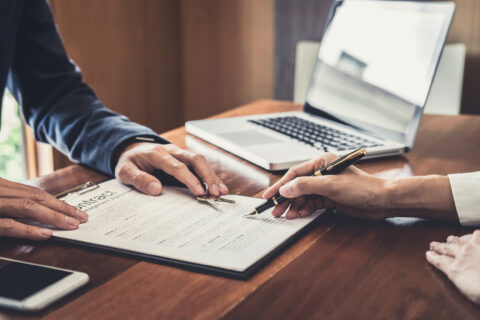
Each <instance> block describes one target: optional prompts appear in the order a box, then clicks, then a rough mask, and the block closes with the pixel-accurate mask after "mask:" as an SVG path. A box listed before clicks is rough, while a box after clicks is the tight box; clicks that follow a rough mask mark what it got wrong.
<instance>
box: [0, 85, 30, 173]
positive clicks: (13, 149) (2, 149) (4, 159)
mask: <svg viewBox="0 0 480 320" xmlns="http://www.w3.org/2000/svg"><path fill="white" fill-rule="evenodd" d="M2 102H3V103H2V105H3V106H2V117H1V121H2V123H1V127H0V129H1V130H0V177H2V178H4V179H8V180H13V181H20V180H24V179H26V178H27V167H26V162H25V151H24V150H25V149H24V147H23V146H24V143H23V141H24V138H23V137H24V133H23V124H22V120H21V119H20V116H19V113H18V104H17V102H16V100H15V99H14V98H13V96H12V95H11V94H10V93H9V92H8V90H5V94H4V96H3V101H2Z"/></svg>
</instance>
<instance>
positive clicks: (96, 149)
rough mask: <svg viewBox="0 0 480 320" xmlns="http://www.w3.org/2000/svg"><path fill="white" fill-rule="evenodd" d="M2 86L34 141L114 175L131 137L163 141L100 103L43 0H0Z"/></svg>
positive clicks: (0, 91)
mask: <svg viewBox="0 0 480 320" xmlns="http://www.w3.org/2000/svg"><path fill="white" fill-rule="evenodd" d="M5 86H7V87H8V88H9V90H10V91H11V92H12V94H13V95H14V96H15V98H16V99H17V101H18V102H19V104H20V105H21V110H22V114H23V117H24V118H25V121H26V122H27V123H28V125H29V126H31V127H32V129H33V131H34V133H35V138H36V139H37V140H39V141H42V142H47V143H50V144H52V145H53V146H55V147H56V148H57V149H59V150H60V151H62V152H63V153H64V154H66V155H68V156H69V158H70V159H71V160H72V161H74V162H78V163H81V164H83V165H86V166H89V167H91V168H94V169H96V170H98V171H101V172H103V173H106V174H109V175H113V174H114V169H115V154H116V153H117V152H118V151H119V148H121V147H123V146H125V144H126V143H127V142H128V141H130V140H132V138H133V137H137V136H145V137H152V138H155V139H157V140H158V141H160V142H162V143H168V142H167V141H165V140H163V139H159V138H158V136H157V135H156V134H155V132H153V131H152V130H150V129H149V128H147V127H144V126H141V125H139V124H136V123H133V122H131V121H129V120H128V119H127V118H126V117H124V116H122V115H119V114H117V113H115V112H113V111H111V110H109V109H107V108H106V107H105V106H104V105H103V104H102V102H100V101H99V99H98V98H97V96H96V95H95V92H94V91H93V90H92V89H91V88H90V87H89V86H88V85H87V84H85V83H84V82H83V81H82V75H81V72H80V70H79V68H78V67H77V66H76V65H75V64H74V63H73V61H71V60H70V59H69V58H68V56H67V54H66V52H65V49H64V47H63V44H62V41H61V39H60V36H59V34H58V31H57V29H56V26H55V22H54V20H53V16H52V13H51V11H50V8H49V6H48V4H47V2H46V0H1V1H0V97H2V96H3V92H4V88H5ZM0 111H1V110H0ZM0 114H1V113H0Z"/></svg>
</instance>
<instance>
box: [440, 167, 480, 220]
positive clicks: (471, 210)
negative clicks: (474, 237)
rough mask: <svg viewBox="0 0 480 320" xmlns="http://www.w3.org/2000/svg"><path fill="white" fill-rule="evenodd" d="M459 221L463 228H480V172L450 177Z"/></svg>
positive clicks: (451, 175)
mask: <svg viewBox="0 0 480 320" xmlns="http://www.w3.org/2000/svg"><path fill="white" fill-rule="evenodd" d="M448 178H449V179H450V186H451V188H452V194H453V200H454V201H455V207H456V208H457V214H458V219H459V220H460V223H461V224H462V225H463V226H480V172H471V173H457V174H450V175H448Z"/></svg>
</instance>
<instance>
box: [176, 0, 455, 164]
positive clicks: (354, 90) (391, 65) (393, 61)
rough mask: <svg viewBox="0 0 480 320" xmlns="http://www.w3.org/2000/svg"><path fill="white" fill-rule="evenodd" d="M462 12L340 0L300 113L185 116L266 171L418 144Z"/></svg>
mask: <svg viewBox="0 0 480 320" xmlns="http://www.w3.org/2000/svg"><path fill="white" fill-rule="evenodd" d="M454 11H455V5H454V3H451V2H430V1H428V2H414V1H379V0H378V1H376V0H344V1H336V2H334V4H333V6H332V9H331V11H330V16H329V19H328V24H327V26H326V28H325V31H324V35H323V40H322V43H321V46H320V50H319V53H318V59H317V62H316V66H315V69H314V71H313V74H312V78H311V80H310V86H309V89H308V91H307V96H306V103H305V105H304V108H303V111H301V112H284V113H272V114H264V115H255V116H246V117H235V118H226V119H211V120H210V119H207V120H197V121H189V122H187V123H186V130H187V132H188V133H191V134H193V135H196V136H198V137H200V138H202V139H204V140H206V141H208V142H210V143H212V144H215V145H217V146H219V147H221V148H223V149H225V150H227V151H229V152H231V153H234V154H235V155H237V156H240V157H242V158H244V159H246V160H248V161H250V162H253V163H255V164H257V165H258V166H260V167H263V168H265V169H267V170H284V169H288V168H290V167H291V166H293V165H295V164H298V163H301V162H303V161H306V160H309V159H312V158H315V157H318V156H319V154H321V153H322V152H326V151H328V152H333V153H336V154H337V155H343V154H346V153H348V152H351V151H352V150H354V149H357V148H359V147H362V146H363V147H366V149H367V153H368V156H367V157H366V158H376V157H386V156H392V155H397V154H401V153H404V152H407V151H408V150H410V149H411V148H412V146H413V142H414V140H415V135H416V133H417V129H418V125H419V122H420V118H421V116H422V112H423V107H424V105H425V102H426V100H427V97H428V93H429V91H430V87H431V84H432V81H433V77H434V75H435V72H436V68H437V65H438V61H439V59H440V55H441V52H442V49H443V46H444V43H445V38H446V36H447V33H448V30H449V27H450V23H451V21H452V18H453V14H454Z"/></svg>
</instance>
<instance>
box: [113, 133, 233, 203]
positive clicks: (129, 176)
mask: <svg viewBox="0 0 480 320" xmlns="http://www.w3.org/2000/svg"><path fill="white" fill-rule="evenodd" d="M156 170H162V171H164V172H166V173H168V174H170V175H172V176H174V177H175V178H176V179H178V180H179V181H180V182H182V183H183V184H185V185H186V186H187V187H188V189H190V191H192V192H193V194H195V195H197V196H201V195H204V194H205V190H204V189H203V186H202V182H205V183H206V184H208V192H209V194H210V195H212V196H220V195H225V194H227V193H228V188H227V187H226V186H225V184H224V183H223V182H222V180H221V179H220V178H219V177H218V176H217V175H216V174H215V172H214V171H213V170H212V169H211V168H210V166H209V165H208V164H207V161H206V160H205V158H204V157H203V156H201V155H198V154H195V153H192V152H190V151H187V150H183V149H180V148H179V147H177V146H175V145H173V144H166V145H161V144H154V143H148V142H140V143H134V144H132V145H130V146H128V147H127V148H126V149H125V150H124V151H123V152H122V153H121V154H120V157H119V158H118V163H117V166H116V167H115V177H116V178H117V179H118V180H120V181H121V182H123V183H124V184H127V185H132V186H134V187H135V188H136V189H138V190H140V191H142V192H143V193H145V194H149V195H159V194H160V193H161V192H162V183H161V182H160V181H159V180H158V179H157V178H155V177H154V176H153V175H152V173H153V172H154V171H156ZM194 173H195V174H196V175H197V176H198V178H197V177H196V176H195V174H194ZM199 178H200V179H201V181H200V180H199Z"/></svg>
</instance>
